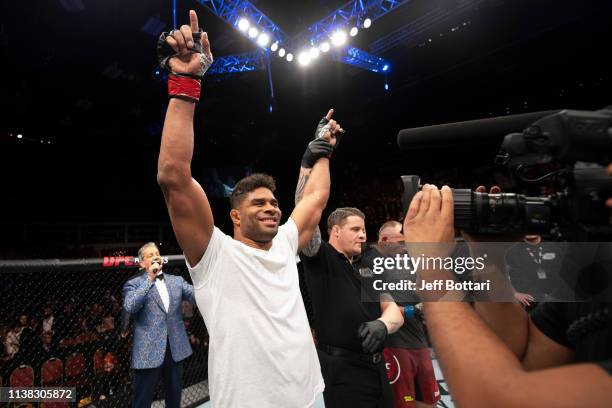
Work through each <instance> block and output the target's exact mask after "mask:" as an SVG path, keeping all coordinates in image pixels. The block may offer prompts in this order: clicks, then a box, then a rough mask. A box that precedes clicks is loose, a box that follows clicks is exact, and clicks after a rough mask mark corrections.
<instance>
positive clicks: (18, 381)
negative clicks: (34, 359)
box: [9, 365, 34, 387]
mask: <svg viewBox="0 0 612 408" xmlns="http://www.w3.org/2000/svg"><path fill="white" fill-rule="evenodd" d="M9 383H10V386H11V387H33V386H34V369H32V367H30V366H28V365H21V366H19V367H17V368H16V369H14V370H13V372H12V373H11V376H10V378H9Z"/></svg>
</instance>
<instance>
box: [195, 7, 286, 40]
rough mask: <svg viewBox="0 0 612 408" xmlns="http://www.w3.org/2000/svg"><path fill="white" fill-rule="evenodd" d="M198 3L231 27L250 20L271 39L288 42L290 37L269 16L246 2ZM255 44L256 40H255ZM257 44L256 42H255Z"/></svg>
mask: <svg viewBox="0 0 612 408" xmlns="http://www.w3.org/2000/svg"><path fill="white" fill-rule="evenodd" d="M197 2H198V3H200V4H201V5H203V6H204V7H206V8H207V9H209V10H210V11H212V12H213V14H215V15H216V16H217V17H219V18H221V19H223V20H225V22H227V23H228V24H229V25H231V26H233V27H235V28H236V29H237V27H236V25H237V24H238V20H239V19H240V18H241V17H245V18H247V19H249V22H250V23H252V24H257V25H258V26H259V27H261V28H262V29H263V30H264V31H265V32H266V33H268V34H269V35H270V38H274V39H275V40H278V41H279V43H280V44H285V43H287V42H288V39H289V37H288V36H287V34H285V33H284V32H283V30H281V29H280V27H279V26H277V25H276V24H274V22H273V21H272V20H270V18H268V16H266V15H265V14H264V13H262V12H261V11H259V9H258V8H257V7H255V6H254V5H253V4H252V3H250V2H249V1H246V0H197ZM253 41H254V42H255V40H254V39H253ZM255 43H256V42H255Z"/></svg>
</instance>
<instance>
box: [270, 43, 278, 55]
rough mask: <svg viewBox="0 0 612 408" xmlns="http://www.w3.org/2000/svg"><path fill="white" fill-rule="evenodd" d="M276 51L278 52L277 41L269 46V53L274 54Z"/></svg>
mask: <svg viewBox="0 0 612 408" xmlns="http://www.w3.org/2000/svg"><path fill="white" fill-rule="evenodd" d="M276 50H278V41H276V42H275V43H274V44H272V45H271V46H270V51H272V52H276Z"/></svg>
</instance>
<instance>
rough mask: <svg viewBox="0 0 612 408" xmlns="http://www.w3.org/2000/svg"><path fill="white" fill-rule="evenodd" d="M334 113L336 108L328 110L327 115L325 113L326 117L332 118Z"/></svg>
mask: <svg viewBox="0 0 612 408" xmlns="http://www.w3.org/2000/svg"><path fill="white" fill-rule="evenodd" d="M333 114H334V110H333V109H330V110H329V112H327V115H325V119H327V120H330V119H331V117H332V115H333Z"/></svg>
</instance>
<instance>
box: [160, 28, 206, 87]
mask: <svg viewBox="0 0 612 408" xmlns="http://www.w3.org/2000/svg"><path fill="white" fill-rule="evenodd" d="M171 33H172V32H169V33H166V32H163V33H161V34H160V36H159V38H158V39H157V60H158V62H159V66H160V67H161V68H162V69H165V70H166V71H168V72H172V70H171V69H170V66H169V65H168V61H169V60H170V58H172V57H174V56H175V55H177V54H176V51H174V50H173V49H172V47H171V46H170V45H169V44H168V43H167V42H166V37H168V36H169V35H170V34H171ZM192 35H193V47H191V48H190V49H189V51H191V52H195V53H198V54H201V53H202V44H201V43H200V39H201V38H202V31H198V32H195V33H193V34H192ZM180 75H181V76H186V77H193V78H196V79H200V77H197V76H194V75H188V74H180Z"/></svg>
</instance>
